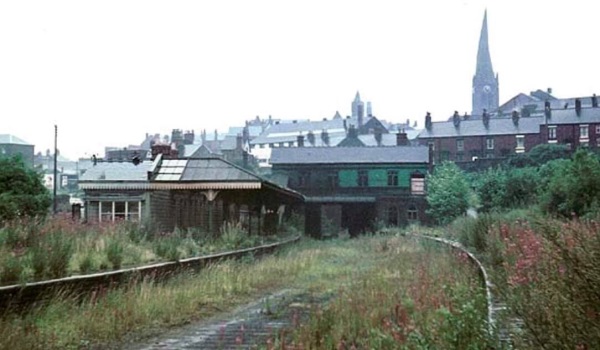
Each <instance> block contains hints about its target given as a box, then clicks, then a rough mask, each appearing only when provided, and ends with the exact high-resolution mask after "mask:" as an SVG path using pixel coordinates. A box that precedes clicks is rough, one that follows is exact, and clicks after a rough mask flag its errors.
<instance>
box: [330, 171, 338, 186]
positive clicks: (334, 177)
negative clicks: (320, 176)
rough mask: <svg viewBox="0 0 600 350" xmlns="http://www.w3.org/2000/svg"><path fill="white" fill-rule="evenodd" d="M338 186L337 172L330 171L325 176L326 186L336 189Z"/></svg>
mask: <svg viewBox="0 0 600 350" xmlns="http://www.w3.org/2000/svg"><path fill="white" fill-rule="evenodd" d="M338 184H339V178H338V173H337V171H332V172H330V173H329V174H327V185H328V186H329V188H337V187H338Z"/></svg>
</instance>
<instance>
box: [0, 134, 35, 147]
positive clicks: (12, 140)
mask: <svg viewBox="0 0 600 350" xmlns="http://www.w3.org/2000/svg"><path fill="white" fill-rule="evenodd" d="M0 143H6V144H13V145H27V146H33V145H32V144H30V143H29V142H26V141H24V140H22V139H20V138H18V137H16V136H14V135H11V134H0Z"/></svg>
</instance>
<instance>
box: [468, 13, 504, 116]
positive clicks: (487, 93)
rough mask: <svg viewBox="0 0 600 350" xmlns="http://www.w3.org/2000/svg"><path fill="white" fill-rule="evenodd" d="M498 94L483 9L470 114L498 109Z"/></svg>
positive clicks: (492, 111) (485, 16)
mask: <svg viewBox="0 0 600 350" xmlns="http://www.w3.org/2000/svg"><path fill="white" fill-rule="evenodd" d="M499 96H500V95H499V86H498V76H497V75H496V74H494V69H493V67H492V58H491V56H490V46H489V43H488V28H487V10H485V12H484V14H483V24H482V26H481V34H480V36H479V47H478V49H477V66H476V68H475V76H474V77H473V110H472V112H471V115H482V114H483V110H484V109H485V110H487V111H488V112H490V113H494V112H495V111H496V110H497V109H498V105H499V100H500V98H499Z"/></svg>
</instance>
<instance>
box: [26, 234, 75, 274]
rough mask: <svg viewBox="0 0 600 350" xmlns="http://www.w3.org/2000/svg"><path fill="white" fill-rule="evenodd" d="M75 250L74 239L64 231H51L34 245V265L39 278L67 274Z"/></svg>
mask: <svg viewBox="0 0 600 350" xmlns="http://www.w3.org/2000/svg"><path fill="white" fill-rule="evenodd" d="M73 252H74V245H73V241H72V240H71V239H69V238H68V237H67V235H65V234H63V233H62V232H60V231H59V232H49V233H47V234H44V235H43V236H42V237H40V239H39V241H38V242H37V244H36V246H35V247H33V254H32V267H33V269H34V274H35V276H36V277H37V278H41V277H46V278H60V277H64V276H66V275H67V272H68V267H69V262H70V260H71V256H72V255H73Z"/></svg>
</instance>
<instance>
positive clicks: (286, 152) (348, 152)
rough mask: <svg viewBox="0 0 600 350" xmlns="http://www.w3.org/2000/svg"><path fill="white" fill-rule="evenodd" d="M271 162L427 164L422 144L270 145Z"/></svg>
mask: <svg viewBox="0 0 600 350" xmlns="http://www.w3.org/2000/svg"><path fill="white" fill-rule="evenodd" d="M270 162H271V164H273V165H274V164H376V163H386V164H387V163H428V162H429V150H428V148H427V147H426V146H415V147H412V146H403V147H339V148H338V147H290V148H274V149H273V150H272V153H271V161H270Z"/></svg>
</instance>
